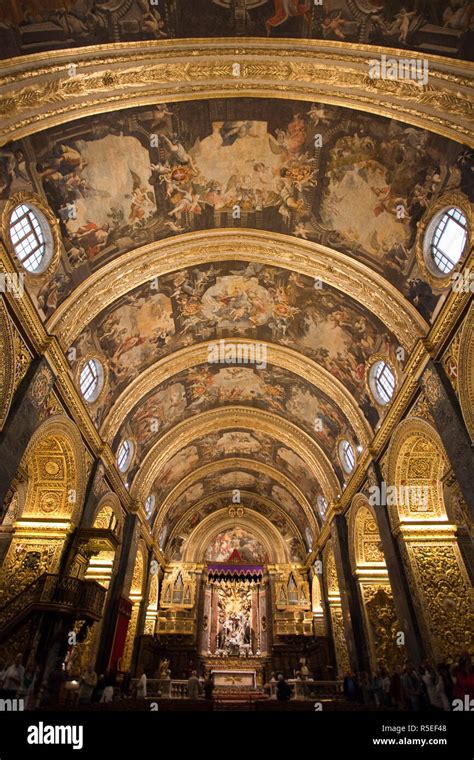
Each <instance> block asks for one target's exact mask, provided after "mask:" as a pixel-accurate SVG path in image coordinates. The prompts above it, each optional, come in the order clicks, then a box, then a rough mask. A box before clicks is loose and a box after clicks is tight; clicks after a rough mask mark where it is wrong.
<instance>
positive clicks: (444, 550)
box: [407, 540, 474, 662]
mask: <svg viewBox="0 0 474 760" xmlns="http://www.w3.org/2000/svg"><path fill="white" fill-rule="evenodd" d="M407 553H408V557H409V560H410V565H411V570H412V574H413V579H414V582H415V589H414V591H415V593H417V594H419V596H420V604H421V608H422V611H423V617H424V621H425V626H426V629H427V631H428V635H429V643H430V646H431V650H432V652H433V656H434V657H435V658H436V661H437V662H440V661H443V660H446V661H451V662H452V661H455V660H456V659H457V657H458V656H459V653H460V652H463V651H470V650H471V649H472V645H473V643H474V642H473V633H472V631H473V630H474V626H473V614H472V604H471V603H470V599H471V586H470V583H469V579H468V577H467V573H466V570H465V568H464V564H463V560H462V557H461V555H460V552H459V548H458V546H457V544H456V542H455V541H442V540H440V541H436V542H433V541H426V542H424V541H416V542H415V541H409V542H407Z"/></svg>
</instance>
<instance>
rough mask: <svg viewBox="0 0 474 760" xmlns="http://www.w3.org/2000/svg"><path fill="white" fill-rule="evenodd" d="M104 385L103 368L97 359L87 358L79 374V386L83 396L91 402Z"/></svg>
mask: <svg viewBox="0 0 474 760" xmlns="http://www.w3.org/2000/svg"><path fill="white" fill-rule="evenodd" d="M103 386H104V369H103V367H102V364H101V363H100V361H99V360H98V359H88V361H86V363H85V364H84V365H83V367H82V369H81V372H80V375H79V387H80V389H81V393H82V396H83V398H84V399H85V400H86V401H88V402H89V404H92V403H93V402H94V401H95V400H96V399H97V397H98V396H99V394H100V392H101V390H102V388H103Z"/></svg>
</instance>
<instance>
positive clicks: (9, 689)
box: [3, 653, 25, 699]
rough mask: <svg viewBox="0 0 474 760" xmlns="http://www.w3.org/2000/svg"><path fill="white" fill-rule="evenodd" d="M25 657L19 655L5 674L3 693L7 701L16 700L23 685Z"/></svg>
mask: <svg viewBox="0 0 474 760" xmlns="http://www.w3.org/2000/svg"><path fill="white" fill-rule="evenodd" d="M22 661H23V655H22V654H21V653H19V654H17V655H16V657H15V659H14V660H13V662H12V664H11V665H10V666H9V667H8V668H6V670H5V671H4V672H3V693H4V696H5V698H6V699H14V698H15V697H16V695H17V694H18V690H19V689H20V688H21V686H22V684H23V678H24V675H25V668H24V667H23V665H22Z"/></svg>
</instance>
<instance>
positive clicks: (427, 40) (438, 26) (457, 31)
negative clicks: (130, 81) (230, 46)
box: [0, 0, 474, 59]
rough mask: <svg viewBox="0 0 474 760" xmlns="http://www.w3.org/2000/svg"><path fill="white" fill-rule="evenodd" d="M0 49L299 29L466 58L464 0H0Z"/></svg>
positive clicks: (301, 33)
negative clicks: (0, 1)
mask: <svg viewBox="0 0 474 760" xmlns="http://www.w3.org/2000/svg"><path fill="white" fill-rule="evenodd" d="M2 15H3V18H2V24H1V26H0V39H1V41H2V48H1V49H2V55H3V56H4V57H8V56H14V55H19V54H25V53H29V52H38V51H43V50H56V49H60V48H69V47H75V46H83V45H94V44H103V43H111V42H120V41H129V42H130V41H139V40H166V39H170V38H173V37H219V36H231V37H238V36H257V37H265V36H270V37H299V38H301V37H302V38H308V39H315V40H336V41H337V42H342V43H344V42H346V43H354V42H362V43H368V44H374V45H387V46H390V47H398V48H402V49H406V50H419V51H426V52H431V53H436V54H439V55H445V56H453V57H458V58H465V59H471V58H472V51H473V49H474V46H473V16H474V12H473V3H472V2H471V1H470V0H324V2H321V3H318V2H313V0H305V1H301V0H192V2H190V0H156V1H155V2H154V3H153V4H151V3H149V2H148V0H4V2H3V7H2Z"/></svg>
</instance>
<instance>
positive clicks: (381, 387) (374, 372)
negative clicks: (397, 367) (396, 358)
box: [369, 359, 396, 406]
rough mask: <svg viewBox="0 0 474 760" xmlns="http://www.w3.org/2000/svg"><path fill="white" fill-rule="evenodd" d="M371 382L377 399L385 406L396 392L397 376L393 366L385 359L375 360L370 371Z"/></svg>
mask: <svg viewBox="0 0 474 760" xmlns="http://www.w3.org/2000/svg"><path fill="white" fill-rule="evenodd" d="M369 384H370V389H371V391H372V393H373V394H374V397H375V400H376V401H377V402H378V403H379V404H382V405H383V406H385V404H388V403H389V401H391V400H392V398H393V394H394V393H395V385H396V378H395V374H394V372H393V370H392V368H391V367H390V366H389V365H388V364H387V362H384V361H383V359H380V360H379V361H376V362H374V364H372V366H371V368H370V372H369Z"/></svg>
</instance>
